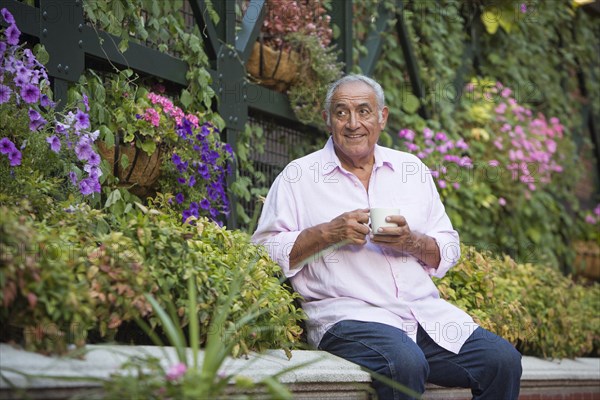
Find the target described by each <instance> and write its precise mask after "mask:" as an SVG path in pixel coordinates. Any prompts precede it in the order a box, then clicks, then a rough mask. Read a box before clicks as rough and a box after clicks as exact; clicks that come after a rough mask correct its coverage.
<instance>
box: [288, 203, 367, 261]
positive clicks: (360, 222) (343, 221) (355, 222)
mask: <svg viewBox="0 0 600 400" xmlns="http://www.w3.org/2000/svg"><path fill="white" fill-rule="evenodd" d="M368 222H369V209H368V208H367V209H359V210H354V211H349V212H346V213H343V214H342V215H339V216H337V217H335V218H334V219H332V220H331V221H329V222H324V223H322V224H319V225H316V226H313V227H311V228H307V229H305V230H303V231H302V232H301V233H300V235H299V236H298V238H297V239H296V242H295V243H294V247H292V251H291V252H290V269H294V268H298V267H300V266H302V265H303V263H304V262H305V260H307V259H308V258H309V257H311V256H314V255H315V254H317V253H319V252H321V251H323V250H325V249H327V248H328V247H329V246H332V245H336V244H340V243H343V244H358V245H364V244H366V243H367V235H368V234H369V227H368V226H367V223H368Z"/></svg>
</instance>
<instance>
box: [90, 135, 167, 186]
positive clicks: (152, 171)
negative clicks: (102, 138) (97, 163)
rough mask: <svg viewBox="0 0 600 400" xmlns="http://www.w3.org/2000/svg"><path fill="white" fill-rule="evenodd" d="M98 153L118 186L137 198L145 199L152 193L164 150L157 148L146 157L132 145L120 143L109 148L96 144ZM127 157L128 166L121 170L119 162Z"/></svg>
mask: <svg viewBox="0 0 600 400" xmlns="http://www.w3.org/2000/svg"><path fill="white" fill-rule="evenodd" d="M98 152H99V153H100V155H101V156H102V158H103V159H105V160H106V161H107V162H108V164H109V165H111V166H112V173H113V175H114V176H115V177H117V178H119V185H121V186H125V187H127V188H128V189H129V191H130V192H131V193H133V194H135V195H136V196H139V197H147V196H148V195H150V194H151V193H152V192H153V191H154V187H155V185H156V182H157V180H158V178H159V176H160V165H161V161H162V155H163V154H164V153H165V149H164V148H163V147H162V146H157V147H156V150H155V151H154V153H152V155H150V156H149V155H148V154H147V153H146V152H145V151H143V150H142V149H140V148H139V147H137V146H136V145H135V142H132V143H122V144H119V145H115V146H113V147H111V148H109V147H107V146H106V145H105V144H104V143H102V142H100V143H98ZM123 155H126V156H127V159H128V160H129V164H128V165H127V167H126V168H123V164H122V163H121V160H122V158H123Z"/></svg>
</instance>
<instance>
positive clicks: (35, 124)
mask: <svg viewBox="0 0 600 400" xmlns="http://www.w3.org/2000/svg"><path fill="white" fill-rule="evenodd" d="M47 123H48V121H46V119H44V118H43V117H42V116H40V118H38V119H35V120H33V121H30V122H29V130H30V131H31V132H35V131H37V130H38V129H40V128H41V127H43V126H44V125H46V124H47Z"/></svg>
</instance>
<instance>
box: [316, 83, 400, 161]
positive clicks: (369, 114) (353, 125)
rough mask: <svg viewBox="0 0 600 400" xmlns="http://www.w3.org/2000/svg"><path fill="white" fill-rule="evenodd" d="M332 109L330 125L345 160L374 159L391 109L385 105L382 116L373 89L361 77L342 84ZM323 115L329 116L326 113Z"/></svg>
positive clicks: (334, 96)
mask: <svg viewBox="0 0 600 400" xmlns="http://www.w3.org/2000/svg"><path fill="white" fill-rule="evenodd" d="M329 111H330V113H331V123H330V125H329V126H328V128H329V131H330V132H331V134H332V135H333V142H334V145H335V150H336V153H337V155H338V157H340V159H341V160H342V162H348V161H349V162H351V163H353V164H354V163H357V164H359V163H361V162H364V161H371V158H372V156H373V152H374V149H375V144H376V143H377V140H378V139H379V135H380V134H381V131H382V130H383V129H384V128H385V123H386V121H387V115H388V109H387V107H384V109H383V112H382V114H383V118H382V119H381V120H379V113H378V111H377V99H376V97H375V92H374V91H373V89H371V87H370V86H369V85H367V84H366V83H363V82H360V81H359V82H349V83H345V84H342V85H341V86H339V87H338V88H337V90H336V91H335V93H334V95H333V97H332V99H331V109H330V110H329ZM323 117H324V118H326V115H325V113H323ZM325 121H326V122H327V120H325Z"/></svg>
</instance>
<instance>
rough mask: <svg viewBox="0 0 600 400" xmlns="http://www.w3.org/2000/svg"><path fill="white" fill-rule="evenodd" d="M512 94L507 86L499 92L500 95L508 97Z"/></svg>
mask: <svg viewBox="0 0 600 400" xmlns="http://www.w3.org/2000/svg"><path fill="white" fill-rule="evenodd" d="M511 94H512V90H510V89H509V88H504V89H502V92H500V95H501V96H502V97H508V96H510V95H511Z"/></svg>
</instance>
